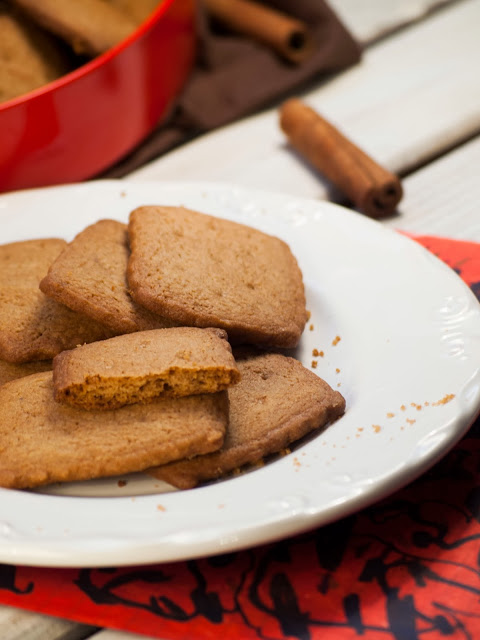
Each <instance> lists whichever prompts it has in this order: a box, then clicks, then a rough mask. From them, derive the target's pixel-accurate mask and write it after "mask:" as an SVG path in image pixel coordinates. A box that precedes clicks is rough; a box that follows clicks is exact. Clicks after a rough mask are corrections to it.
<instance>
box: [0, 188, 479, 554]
mask: <svg viewBox="0 0 480 640" xmlns="http://www.w3.org/2000/svg"><path fill="white" fill-rule="evenodd" d="M142 204H178V205H185V206H188V207H190V208H195V209H197V210H200V211H204V212H208V213H211V214H214V215H217V216H222V217H225V218H230V219H233V220H237V221H240V222H244V223H247V224H250V225H252V226H254V227H257V228H259V229H261V230H263V231H266V232H269V233H273V234H275V235H278V236H280V237H282V238H283V239H285V240H286V241H287V242H288V243H289V244H290V246H291V248H292V250H293V252H294V254H295V255H296V256H297V258H298V260H299V263H300V266H301V268H302V270H303V273H304V278H305V284H306V291H307V301H308V302H307V306H308V308H309V310H310V311H311V319H310V321H309V324H308V325H307V328H306V330H305V333H304V335H303V337H302V340H301V344H300V347H299V348H298V350H297V352H296V354H295V355H296V356H297V357H298V358H299V359H300V360H301V361H302V362H303V363H304V365H305V366H306V367H309V368H311V367H312V362H313V361H315V362H316V363H317V366H316V368H315V369H314V370H315V372H316V373H318V375H320V376H322V377H323V378H325V379H326V380H327V381H328V382H329V383H330V384H331V386H332V387H334V388H336V389H339V390H340V391H341V392H342V393H343V394H344V396H345V398H346V401H347V411H346V414H345V416H344V417H343V418H341V419H340V420H339V421H337V422H336V423H334V424H333V425H331V426H330V427H329V428H328V429H327V430H326V431H324V432H323V433H321V434H319V435H317V436H316V437H313V438H310V439H309V440H308V441H306V442H303V443H302V444H300V446H298V447H297V448H295V449H294V451H293V452H292V454H290V455H287V456H285V457H283V458H279V459H277V460H275V461H273V462H271V463H269V464H267V465H266V466H265V467H263V468H260V469H257V470H255V471H252V472H249V473H246V474H244V475H241V476H238V477H235V478H232V479H229V480H226V481H222V482H217V483H213V484H210V485H206V486H203V487H199V488H197V489H193V490H190V491H169V488H168V486H167V485H162V484H161V483H159V482H156V481H153V480H152V479H150V478H148V477H147V476H145V475H142V474H137V475H132V476H130V477H127V478H120V479H119V478H113V479H107V480H103V481H98V482H93V481H92V482H85V483H76V484H71V485H64V486H55V487H49V488H46V489H43V490H42V491H37V492H28V491H12V490H5V489H1V490H0V514H1V515H0V518H1V522H0V561H1V562H8V563H16V564H30V565H44V566H72V565H73V566H105V565H110V566H111V565H127V564H139V563H147V562H157V561H170V560H179V559H185V558H190V557H195V556H201V555H210V554H218V553H223V552H227V551H231V550H235V549H239V548H242V547H247V546H249V545H255V544H259V543H263V542H266V541H271V540H274V539H277V538H280V537H284V536H288V535H291V534H295V533H299V532H301V531H303V530H306V529H309V528H311V527H315V526H319V525H323V524H326V523H328V522H331V521H333V520H335V519H337V518H340V517H342V516H345V515H347V514H349V513H351V512H353V511H355V510H357V509H360V508H361V507H364V506H365V505H367V504H370V503H372V502H373V501H375V500H377V499H379V498H381V497H384V496H385V495H387V494H389V493H390V492H392V491H393V490H395V489H397V488H399V487H401V486H402V485H404V484H405V483H407V482H409V481H411V480H413V479H414V478H416V477H417V476H418V475H419V474H421V473H422V472H423V471H425V470H426V469H427V468H428V467H430V466H431V465H432V464H434V463H435V462H436V461H437V460H439V458H440V457H441V456H443V455H444V454H445V453H446V452H447V451H448V450H449V449H450V448H451V447H452V446H453V445H454V444H455V442H457V441H458V440H459V438H461V436H462V435H463V434H464V433H465V432H466V430H467V429H468V427H469V426H470V424H471V423H472V421H473V419H474V418H475V416H476V414H477V413H478V410H479V407H480V370H479V365H480V305H479V304H478V302H477V301H476V299H475V297H474V296H473V294H472V293H471V291H470V290H469V289H468V287H467V286H466V285H464V284H463V282H462V281H461V280H460V278H458V277H457V276H456V275H455V273H453V271H451V270H450V269H449V268H448V267H446V266H445V265H444V264H443V263H441V262H440V261H439V260H437V259H436V258H435V257H433V256H432V255H431V254H430V253H428V252H427V251H426V250H424V249H423V248H422V247H420V246H419V245H417V244H416V243H415V242H413V241H411V240H409V239H407V238H405V237H404V236H402V235H400V234H398V233H396V232H393V231H390V230H387V229H385V228H383V227H382V226H381V225H380V224H378V223H375V222H373V221H371V220H369V219H367V218H365V217H363V216H361V215H357V214H355V213H352V212H350V211H348V210H346V209H342V208H340V207H337V206H335V205H331V204H328V203H325V202H316V201H313V200H301V199H298V198H293V197H288V196H285V195H279V194H270V193H263V192H256V191H249V190H245V189H239V188H235V187H232V186H227V185H214V184H161V183H158V184H153V183H127V182H111V181H107V182H97V183H87V184H84V185H75V186H64V187H57V188H49V189H39V190H32V191H26V192H20V193H14V194H9V195H5V196H3V197H1V198H0V224H1V230H2V234H1V241H2V242H10V241H14V240H21V239H28V238H34V237H48V236H52V235H53V236H59V237H64V238H66V239H71V238H72V237H73V236H74V235H75V234H76V233H78V232H79V231H81V230H82V229H83V228H84V227H85V226H86V225H88V224H90V223H93V222H95V221H96V220H98V219H100V218H106V217H111V218H117V219H119V220H124V221H126V220H127V218H128V213H129V212H130V211H131V210H132V209H133V208H134V207H136V206H138V205H142ZM315 349H316V350H317V351H318V352H323V357H322V356H314V355H313V354H314V350H315ZM120 480H121V482H120Z"/></svg>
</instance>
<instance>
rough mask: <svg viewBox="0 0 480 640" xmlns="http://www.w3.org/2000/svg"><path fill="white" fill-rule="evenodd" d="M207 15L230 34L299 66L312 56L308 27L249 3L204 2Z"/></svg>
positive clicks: (234, 0) (229, 0)
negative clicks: (251, 41) (228, 30)
mask: <svg viewBox="0 0 480 640" xmlns="http://www.w3.org/2000/svg"><path fill="white" fill-rule="evenodd" d="M204 1H205V6H206V8H207V11H208V13H210V15H211V16H212V17H213V18H215V19H216V20H218V22H219V23H221V24H222V25H225V26H226V27H228V28H229V29H230V30H232V31H234V32H235V33H239V34H241V35H245V36H248V37H250V38H252V39H253V40H256V41H258V42H260V43H262V44H265V45H267V46H268V47H270V48H272V49H273V50H274V51H276V52H277V53H278V54H279V55H280V56H282V57H283V58H285V59H286V60H288V61H289V62H292V63H295V64H298V63H300V62H302V61H303V60H305V59H306V58H307V57H308V56H309V55H310V54H311V53H313V45H312V39H311V35H310V32H309V29H308V27H307V25H306V24H305V23H304V22H302V21H300V20H297V19H296V18H293V17H291V16H288V15H286V14H284V13H281V12H280V11H277V10H274V9H270V8H269V7H265V6H263V5H261V4H259V3H256V2H253V1H252V0H204Z"/></svg>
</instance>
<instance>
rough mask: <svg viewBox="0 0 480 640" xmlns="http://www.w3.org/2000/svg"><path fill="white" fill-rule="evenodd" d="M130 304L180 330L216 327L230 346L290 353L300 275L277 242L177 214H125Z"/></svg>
mask: <svg viewBox="0 0 480 640" xmlns="http://www.w3.org/2000/svg"><path fill="white" fill-rule="evenodd" d="M129 237H130V247H131V255H130V259H129V263H128V270H127V277H128V282H129V286H130V289H131V293H132V297H133V298H134V299H135V300H136V301H137V302H138V303H139V304H141V305H143V306H145V307H147V308H148V309H150V310H151V311H153V312H155V313H158V314H160V315H162V316H165V317H167V318H170V319H171V320H172V321H175V322H177V323H179V324H185V325H190V326H200V327H221V328H223V329H225V330H226V331H227V333H228V336H229V339H230V341H231V342H234V343H237V344H238V343H250V344H262V345H268V346H276V347H294V346H296V345H297V343H298V341H299V339H300V335H301V333H302V331H303V329H304V326H305V322H306V318H307V314H306V309H305V293H304V288H303V281H302V274H301V271H300V269H299V267H298V264H297V261H296V259H295V257H294V256H293V255H292V253H291V251H290V249H289V247H288V245H287V244H286V243H285V242H283V241H282V240H280V239H278V238H275V237H273V236H270V235H267V234H265V233H262V232H261V231H258V230H256V229H253V228H251V227H248V226H246V225H241V224H238V223H235V222H231V221H229V220H224V219H221V218H216V217H213V216H209V215H206V214H202V213H198V212H195V211H190V210H188V209H184V208H182V207H162V206H150V207H140V208H138V209H136V210H135V211H133V212H132V213H131V214H130V222H129Z"/></svg>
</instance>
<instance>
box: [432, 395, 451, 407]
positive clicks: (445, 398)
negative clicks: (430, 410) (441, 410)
mask: <svg viewBox="0 0 480 640" xmlns="http://www.w3.org/2000/svg"><path fill="white" fill-rule="evenodd" d="M454 398H455V394H454V393H447V394H446V395H445V396H443V398H442V399H441V400H438V401H437V402H432V406H433V407H439V406H440V405H441V404H448V403H449V402H451V401H452V400H453V399H454Z"/></svg>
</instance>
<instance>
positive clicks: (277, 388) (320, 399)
mask: <svg viewBox="0 0 480 640" xmlns="http://www.w3.org/2000/svg"><path fill="white" fill-rule="evenodd" d="M235 357H236V361H237V365H238V368H239V370H240V374H241V381H240V382H239V384H238V385H236V386H235V387H232V388H231V389H229V391H228V397H229V402H230V414H229V415H230V417H229V425H228V430H227V434H226V436H225V441H224V444H223V447H222V449H220V450H219V451H218V452H215V453H211V454H208V455H205V456H198V457H196V458H193V459H191V460H180V461H178V462H173V463H171V464H167V465H165V466H162V467H158V468H156V469H150V470H149V473H150V474H151V475H153V476H155V477H156V478H159V479H161V480H165V481H166V482H168V483H170V484H172V485H174V486H175V487H178V488H180V489H189V488H191V487H194V486H196V485H197V484H198V483H199V482H202V481H204V480H211V479H214V478H220V477H222V476H224V475H225V474H227V473H229V472H231V471H233V470H236V469H238V468H240V467H243V466H244V465H248V464H253V463H257V462H259V461H261V460H262V459H263V458H264V457H265V456H268V455H270V454H273V453H278V452H279V451H282V450H283V449H285V448H286V447H288V446H289V445H290V444H292V442H295V440H298V439H299V438H301V437H303V436H305V435H307V434H308V433H310V432H311V431H313V430H315V429H321V428H322V427H324V426H325V425H327V424H328V423H330V422H333V421H334V420H336V419H337V418H339V417H340V416H341V415H343V413H344V412H345V400H344V398H343V397H342V395H341V394H340V393H339V392H338V391H334V390H333V389H332V388H331V387H330V386H329V385H328V384H327V383H326V382H325V381H324V380H322V379H321V378H319V377H318V376H316V375H315V374H314V373H313V372H312V371H309V370H308V369H306V368H305V367H304V366H303V365H302V364H301V363H300V362H299V361H298V360H295V359H294V358H290V357H287V356H284V355H281V354H278V353H261V352H256V351H253V350H249V349H245V350H242V351H238V352H237V351H235Z"/></svg>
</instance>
